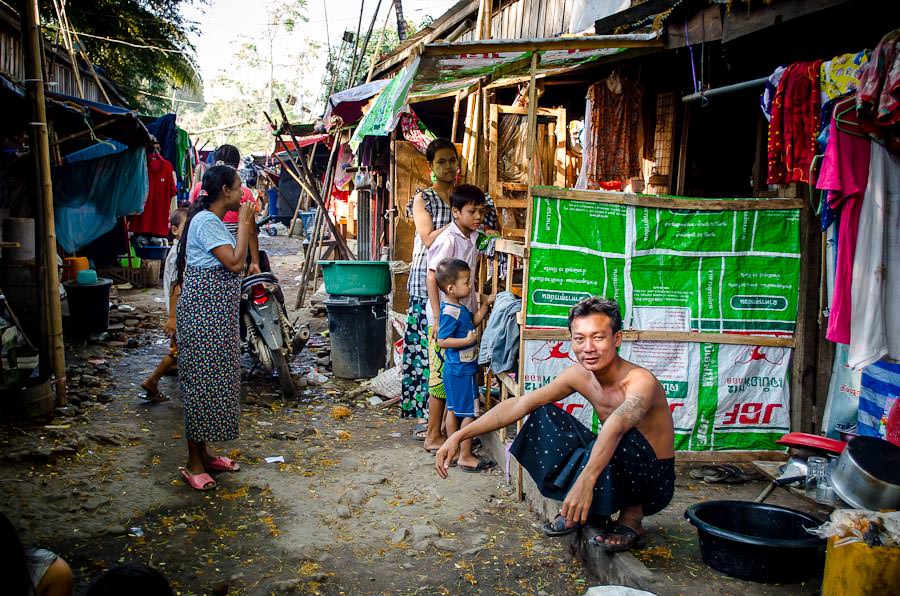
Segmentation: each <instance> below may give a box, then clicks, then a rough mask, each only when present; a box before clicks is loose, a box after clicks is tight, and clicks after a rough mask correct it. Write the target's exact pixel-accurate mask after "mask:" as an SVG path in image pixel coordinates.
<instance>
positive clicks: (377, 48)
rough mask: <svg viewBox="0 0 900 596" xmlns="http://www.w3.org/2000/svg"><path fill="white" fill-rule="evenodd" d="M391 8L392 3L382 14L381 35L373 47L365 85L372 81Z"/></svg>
mask: <svg viewBox="0 0 900 596" xmlns="http://www.w3.org/2000/svg"><path fill="white" fill-rule="evenodd" d="M393 7H394V3H393V2H391V5H390V6H388V9H387V12H386V13H384V23H383V24H382V25H381V33H380V34H379V35H378V44H377V45H376V46H375V53H374V54H372V61H371V63H370V64H369V74H368V75H366V82H367V83H368V82H370V81H371V80H372V74H373V73H374V72H375V63H376V62H378V55H379V54H380V53H381V45H382V44H383V43H384V32H385V30H386V29H387V22H388V19H389V18H390V16H391V8H393ZM373 22H374V21H373Z"/></svg>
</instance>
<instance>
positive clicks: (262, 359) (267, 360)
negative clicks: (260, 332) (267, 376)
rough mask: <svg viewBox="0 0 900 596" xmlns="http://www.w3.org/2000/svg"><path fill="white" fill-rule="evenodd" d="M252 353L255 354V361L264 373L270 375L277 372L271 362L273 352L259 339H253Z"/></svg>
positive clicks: (272, 361)
mask: <svg viewBox="0 0 900 596" xmlns="http://www.w3.org/2000/svg"><path fill="white" fill-rule="evenodd" d="M253 352H254V353H255V354H256V359H257V360H259V365H260V366H262V369H263V370H264V371H266V372H267V373H270V372H272V371H274V370H277V369H276V368H275V362H274V360H273V355H274V352H273V351H272V350H270V349H269V346H267V345H266V342H264V341H263V339H262V338H261V337H256V338H254V339H253Z"/></svg>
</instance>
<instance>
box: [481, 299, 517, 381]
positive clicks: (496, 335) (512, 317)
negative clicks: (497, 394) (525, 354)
mask: <svg viewBox="0 0 900 596" xmlns="http://www.w3.org/2000/svg"><path fill="white" fill-rule="evenodd" d="M521 310H522V300H521V299H520V298H517V297H516V295H515V294H513V293H512V292H505V291H504V292H500V293H499V294H497V298H496V300H495V302H494V309H493V312H491V316H490V318H489V319H488V322H487V325H486V326H485V328H484V335H483V336H482V338H481V347H480V349H479V352H478V364H481V365H486V364H490V365H491V370H492V371H494V373H496V374H499V373H502V372H507V371H511V370H516V368H517V365H516V362H517V361H518V357H519V323H518V322H517V320H516V313H518V312H519V311H521Z"/></svg>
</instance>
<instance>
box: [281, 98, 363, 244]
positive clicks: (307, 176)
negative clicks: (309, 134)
mask: <svg viewBox="0 0 900 596" xmlns="http://www.w3.org/2000/svg"><path fill="white" fill-rule="evenodd" d="M275 104H276V105H277V106H278V108H279V109H281V110H282V113H284V109H283V108H282V107H281V101H279V100H277V99H276V100H275ZM263 115H264V116H265V117H266V120H268V122H269V126H270V127H271V128H272V131H273V132H274V133H275V137H276V138H277V139H278V140H279V141H280V142H281V144H282V145H284V139H282V138H281V133H279V132H278V127H277V126H275V122H274V121H273V120H272V117H271V116H269V113H268V112H263ZM285 122H287V118H285ZM291 136H292V137H293V132H292V133H291ZM294 139H296V137H294ZM294 144H295V145H296V144H298V143H297V142H296V140H295V141H294ZM287 156H288V161H289V162H290V163H291V165H293V166H294V168H295V169H297V172H294V170H293V169H291V168H288V167H286V163H285V161H284V160H283V159H282V158H281V156H279V155H278V154H277V153H276V154H275V158H276V159H277V160H278V161H279V162H280V163H281V165H282V166H283V167H284V169H285V170H286V171H287V173H288V174H289V175H290V176H291V177H292V178H293V179H294V180H296V181H297V184H300V185H301V186H304V185H305V186H307V187H309V188H308V190H309V191H310V196H311V197H312V199H313V201H314V202H315V203H316V206H317V207H318V208H319V209H325V203H324V201H323V200H322V195H321V194H320V193H319V189H318V188H316V186H315V180H314V178H313V176H312V174H311V173H310V171H309V169H308V168H307V167H306V162H305V161H303V160H302V159H301V160H300V162H299V163H300V165H301V166H302V167H301V168H297V162H296V161H294V156H293V155H292V154H291V153H290V152H288V154H287ZM301 174H302V175H303V179H302V180H301V178H300V175H301ZM325 221H326V222H327V223H328V227H329V228H331V233H332V234H334V237H335V241H336V242H337V246H338V251H339V253H340V254H341V256H342V257H343V258H349V255H350V249H349V248H348V247H347V243H346V242H344V238H343V236H341V235H340V233H339V232H338V230H337V228H336V227H335V226H334V223H333V222H332V221H331V219H328V218H326V220H325Z"/></svg>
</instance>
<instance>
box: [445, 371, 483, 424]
mask: <svg viewBox="0 0 900 596" xmlns="http://www.w3.org/2000/svg"><path fill="white" fill-rule="evenodd" d="M454 373H455V371H454V370H452V369H451V368H450V367H448V366H447V365H446V363H445V365H444V391H445V393H446V394H447V409H448V410H450V411H451V412H453V413H454V414H455V415H456V416H457V417H459V418H474V417H475V396H476V394H477V389H476V388H475V374H474V373H464V374H461V375H459V374H454Z"/></svg>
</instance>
